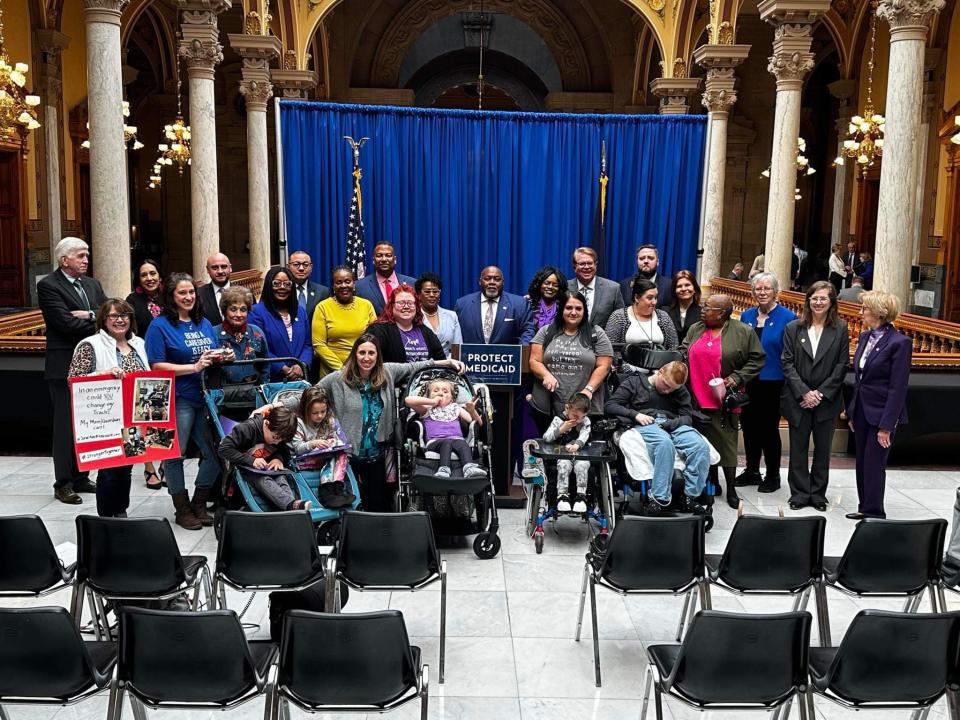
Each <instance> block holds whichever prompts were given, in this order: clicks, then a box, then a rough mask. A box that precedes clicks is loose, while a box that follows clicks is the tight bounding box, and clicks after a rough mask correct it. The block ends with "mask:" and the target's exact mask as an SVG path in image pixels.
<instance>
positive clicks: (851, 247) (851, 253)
mask: <svg viewBox="0 0 960 720" xmlns="http://www.w3.org/2000/svg"><path fill="white" fill-rule="evenodd" d="M843 267H844V270H846V271H847V277H846V278H845V279H844V281H843V286H844V287H845V288H848V287H850V286H851V285H853V278H854V277H855V276H857V275H859V274H860V272H861V271H862V270H863V263H862V262H860V253H858V252H857V244H856V243H855V242H848V243H847V252H846V253H845V254H844V256H843Z"/></svg>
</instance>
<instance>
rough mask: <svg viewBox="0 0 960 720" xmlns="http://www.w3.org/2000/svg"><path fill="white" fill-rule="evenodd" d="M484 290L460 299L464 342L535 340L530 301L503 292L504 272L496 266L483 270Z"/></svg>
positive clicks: (458, 307) (458, 301)
mask: <svg viewBox="0 0 960 720" xmlns="http://www.w3.org/2000/svg"><path fill="white" fill-rule="evenodd" d="M480 290H481V292H476V293H472V294H470V295H465V296H464V297H462V298H460V299H459V300H457V306H456V313H457V318H458V319H459V320H460V332H461V334H462V336H463V342H465V343H475V344H485V345H490V344H503V345H526V344H528V343H529V342H530V340H532V339H533V331H534V327H533V313H531V312H530V303H528V302H527V301H526V300H524V299H523V298H522V297H520V296H519V295H511V294H510V293H507V292H503V272H502V271H501V270H500V268H498V267H497V266H495V265H490V266H488V267H485V268H484V269H483V271H482V272H481V273H480Z"/></svg>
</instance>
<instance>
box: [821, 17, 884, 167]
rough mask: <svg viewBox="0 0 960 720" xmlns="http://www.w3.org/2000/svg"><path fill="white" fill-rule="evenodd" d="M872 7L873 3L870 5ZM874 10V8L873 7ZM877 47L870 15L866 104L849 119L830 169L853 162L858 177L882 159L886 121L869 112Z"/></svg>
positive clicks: (874, 25) (871, 103)
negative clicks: (837, 153) (858, 173)
mask: <svg viewBox="0 0 960 720" xmlns="http://www.w3.org/2000/svg"><path fill="white" fill-rule="evenodd" d="M871 5H873V3H871ZM874 7H875V6H874ZM876 44H877V14H876V12H873V13H872V14H871V15H870V61H869V62H868V63H867V104H866V105H865V106H864V108H863V115H854V116H853V117H852V118H850V125H849V126H848V127H847V138H846V139H845V140H844V141H843V147H841V148H840V154H839V155H838V156H837V159H836V160H834V161H833V165H834V167H836V166H838V165H843V159H844V158H845V157H848V158H856V161H857V165H858V166H859V168H860V177H861V178H863V177H865V176H866V174H867V168H869V167H871V166H872V165H873V163H874V162H875V161H876V159H877V158H878V157H880V156H882V155H883V128H884V123H886V120H885V119H884V117H883V115H881V114H879V113H876V112H874V110H873V51H874V47H875V46H876Z"/></svg>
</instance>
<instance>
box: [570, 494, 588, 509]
mask: <svg viewBox="0 0 960 720" xmlns="http://www.w3.org/2000/svg"><path fill="white" fill-rule="evenodd" d="M573 511H574V512H575V513H585V512H586V511H587V503H586V502H585V501H584V499H583V496H582V495H578V496H577V501H576V502H575V503H574V504H573Z"/></svg>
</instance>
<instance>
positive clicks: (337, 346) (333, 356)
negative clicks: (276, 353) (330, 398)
mask: <svg viewBox="0 0 960 720" xmlns="http://www.w3.org/2000/svg"><path fill="white" fill-rule="evenodd" d="M331 276H332V280H333V282H332V285H333V294H332V295H331V296H330V297H328V298H327V299H326V300H323V301H321V302H320V303H318V304H317V308H316V310H314V312H313V352H314V354H315V355H316V356H317V359H318V360H319V361H320V376H321V377H323V376H324V375H328V374H330V373H332V372H334V371H335V370H339V369H340V368H341V367H343V363H344V361H345V360H346V359H347V356H348V355H350V350H351V348H353V343H354V342H355V341H356V339H357V338H358V337H360V336H361V335H362V334H363V331H364V330H366V329H367V325H369V324H370V323H372V322H373V321H374V320H376V319H377V316H376V314H375V313H374V311H373V305H372V304H371V303H370V301H369V300H364V299H363V298H361V297H357V296H356V295H355V294H354V280H355V279H354V276H353V269H352V268H351V267H350V266H349V265H337V266H336V267H335V268H333V270H332V271H331Z"/></svg>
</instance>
